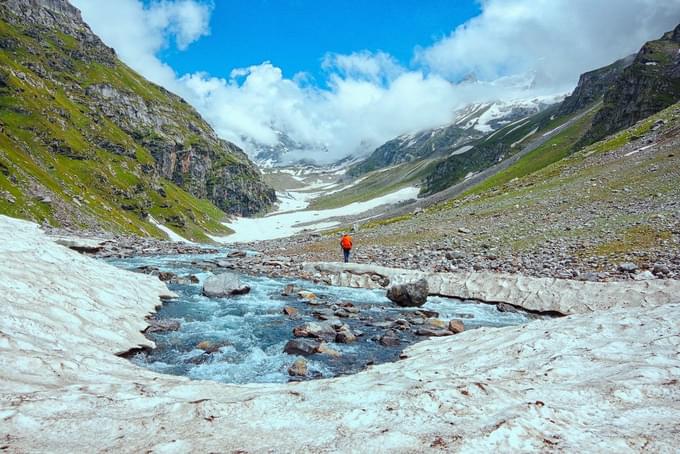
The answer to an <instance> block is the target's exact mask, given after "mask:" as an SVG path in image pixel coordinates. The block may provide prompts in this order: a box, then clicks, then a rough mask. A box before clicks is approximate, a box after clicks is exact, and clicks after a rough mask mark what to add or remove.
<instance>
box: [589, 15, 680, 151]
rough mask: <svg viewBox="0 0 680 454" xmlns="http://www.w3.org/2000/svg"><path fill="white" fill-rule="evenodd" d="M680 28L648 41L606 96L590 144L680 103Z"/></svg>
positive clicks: (594, 122) (591, 132)
mask: <svg viewBox="0 0 680 454" xmlns="http://www.w3.org/2000/svg"><path fill="white" fill-rule="evenodd" d="M679 52H680V25H679V26H678V27H676V28H675V30H673V31H671V32H668V33H666V34H664V36H662V37H661V39H658V40H655V41H649V42H648V43H646V44H645V45H644V46H643V47H642V49H640V52H638V53H637V55H636V56H635V59H634V61H633V62H632V64H631V65H630V66H628V67H627V68H625V69H624V70H623V72H622V73H621V74H620V76H619V77H618V78H617V79H616V80H615V81H614V82H613V84H612V85H611V87H610V88H609V89H608V91H607V92H606V94H605V95H604V105H603V106H602V109H601V110H600V112H599V113H598V114H597V115H596V116H595V119H594V120H593V127H592V129H591V130H590V132H589V133H588V135H587V142H594V141H596V140H599V139H601V138H603V137H605V136H607V135H609V134H612V133H614V132H616V131H619V130H621V129H624V128H626V127H628V126H631V125H633V124H635V123H636V122H638V121H639V120H641V119H643V118H646V117H648V116H650V115H653V114H655V113H656V112H659V111H661V110H663V109H664V108H666V107H668V106H670V105H671V104H673V103H675V102H677V101H678V100H680V53H679Z"/></svg>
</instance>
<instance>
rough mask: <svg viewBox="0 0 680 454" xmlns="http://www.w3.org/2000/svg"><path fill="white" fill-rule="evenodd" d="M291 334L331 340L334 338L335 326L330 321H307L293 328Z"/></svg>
mask: <svg viewBox="0 0 680 454" xmlns="http://www.w3.org/2000/svg"><path fill="white" fill-rule="evenodd" d="M293 335H294V336H295V337H313V338H315V339H324V340H328V341H332V340H334V339H335V328H333V326H332V325H331V324H330V323H317V322H309V323H305V324H304V325H300V326H296V327H295V328H293Z"/></svg>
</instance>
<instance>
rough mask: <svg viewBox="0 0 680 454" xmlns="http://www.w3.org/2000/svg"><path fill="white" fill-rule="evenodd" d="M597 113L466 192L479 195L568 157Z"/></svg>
mask: <svg viewBox="0 0 680 454" xmlns="http://www.w3.org/2000/svg"><path fill="white" fill-rule="evenodd" d="M594 115H595V111H593V112H591V113H589V114H588V115H585V116H584V117H583V118H581V119H580V120H579V121H577V122H576V123H574V124H573V125H571V126H570V127H568V128H566V129H565V130H564V131H562V132H560V133H559V134H557V135H556V136H555V137H553V138H552V139H550V140H549V141H547V142H546V143H544V144H543V145H541V146H540V147H538V148H536V149H535V150H533V151H531V152H529V153H527V154H526V155H525V156H522V158H520V159H519V160H518V161H517V162H516V163H515V164H513V165H512V166H510V167H508V168H507V169H505V170H503V171H501V172H498V173H497V174H495V175H493V176H491V177H489V178H487V179H486V180H484V181H483V182H481V183H479V184H478V185H476V186H474V187H473V188H471V189H470V190H469V191H467V192H465V193H464V194H463V195H462V196H465V195H468V194H479V193H482V192H485V191H488V190H490V189H494V188H498V187H500V186H502V185H504V184H506V183H508V182H509V181H512V180H514V179H516V178H522V177H524V176H526V175H529V174H532V173H534V172H537V171H538V170H541V169H543V168H545V167H547V166H549V165H551V164H553V163H555V162H557V161H559V160H561V159H563V158H565V157H567V156H569V155H570V154H571V153H572V152H573V151H574V150H573V147H574V144H575V143H576V142H578V140H579V139H580V138H581V137H582V136H583V134H584V133H585V132H586V131H587V130H588V127H589V126H590V123H591V121H592V118H593V116H594Z"/></svg>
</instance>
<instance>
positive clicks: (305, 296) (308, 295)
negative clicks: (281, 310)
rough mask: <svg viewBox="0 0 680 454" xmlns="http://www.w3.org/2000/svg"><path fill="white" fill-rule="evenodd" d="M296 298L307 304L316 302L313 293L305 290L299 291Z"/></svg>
mask: <svg viewBox="0 0 680 454" xmlns="http://www.w3.org/2000/svg"><path fill="white" fill-rule="evenodd" d="M297 296H298V298H300V299H301V300H304V301H307V302H312V301H316V299H317V296H316V295H315V294H314V293H312V292H308V291H306V290H300V291H299V292H298V294H297Z"/></svg>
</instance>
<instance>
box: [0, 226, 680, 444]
mask: <svg viewBox="0 0 680 454" xmlns="http://www.w3.org/2000/svg"><path fill="white" fill-rule="evenodd" d="M0 235H2V238H3V239H4V241H2V242H0V258H1V259H2V260H0V273H1V274H0V275H1V276H2V278H0V299H1V300H2V301H1V302H2V308H3V312H4V313H3V316H2V317H0V361H1V364H2V366H3V367H2V368H0V416H1V419H0V421H2V425H1V427H2V433H3V435H4V436H3V443H2V444H3V446H4V447H5V449H7V450H8V451H9V452H93V451H113V452H121V451H123V452H142V451H144V452H146V451H154V452H163V451H166V452H167V451H170V452H188V451H193V452H230V451H237V450H239V451H247V452H263V451H269V450H270V451H274V452H292V451H296V452H304V451H307V452H309V451H312V452H327V451H334V452H338V451H339V452H349V451H353V452H376V451H381V452H384V451H390V452H423V451H438V450H449V451H461V452H489V451H499V452H511V451H515V452H516V451H528V450H532V451H539V450H563V451H567V452H577V451H583V452H599V451H607V452H611V451H616V452H631V451H641V450H645V451H649V452H675V451H676V449H677V446H678V445H679V444H680V432H679V431H678V430H677V421H679V420H680V386H678V378H677V377H678V376H679V374H680V358H679V357H678V353H677V352H678V350H679V349H680V336H678V332H679V329H678V328H679V326H678V323H679V322H678V320H680V304H677V303H676V304H668V305H665V306H663V305H661V306H655V305H652V301H650V302H649V306H648V307H645V308H640V307H636V308H614V309H610V310H608V311H598V312H594V313H589V314H582V315H575V316H570V317H565V318H561V319H554V320H547V321H536V322H532V323H530V324H528V325H524V326H517V327H507V328H482V329H478V330H474V331H469V332H464V333H462V334H459V335H456V336H452V337H449V338H434V339H431V340H427V341H424V342H421V343H419V344H417V345H415V346H414V347H412V348H409V349H408V350H407V351H406V353H407V355H408V358H407V359H405V360H403V361H399V362H396V363H389V364H382V365H380V366H376V367H372V368H370V369H368V370H367V371H365V372H362V373H359V374H356V375H353V376H347V377H341V378H336V379H329V380H318V381H314V382H305V383H297V384H289V385H262V384H258V385H243V386H235V385H232V386H230V385H223V384H218V383H212V382H206V381H189V380H187V379H184V378H180V377H172V376H164V375H160V374H156V373H153V372H150V371H147V370H143V369H140V368H137V367H135V366H134V365H133V364H132V363H130V362H128V361H126V360H124V359H122V358H118V357H116V356H114V353H115V352H119V351H121V350H126V349H128V348H131V347H134V346H136V345H139V344H144V345H149V344H150V343H149V341H147V340H146V339H144V338H143V336H142V335H141V334H140V333H139V330H141V329H143V328H144V326H145V323H144V321H143V315H144V314H145V313H146V312H148V311H149V310H151V309H152V308H153V306H154V305H156V304H158V297H159V295H163V294H167V289H165V286H164V285H163V284H162V283H160V281H158V280H156V279H155V278H152V277H149V276H145V275H137V274H132V273H129V272H125V271H121V270H117V269H113V268H112V267H110V266H107V265H105V264H103V263H101V262H97V261H94V260H92V259H89V258H86V257H83V256H80V255H78V254H76V253H75V252H72V251H69V250H68V249H66V248H63V247H61V246H58V245H56V244H54V243H52V242H50V241H49V240H48V239H47V238H46V237H45V236H44V235H43V234H42V233H41V232H40V231H39V230H38V228H37V227H36V226H34V225H32V224H29V223H26V222H22V221H15V220H11V219H9V218H6V217H0ZM10 239H11V240H10ZM292 360H293V358H291V362H292Z"/></svg>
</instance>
